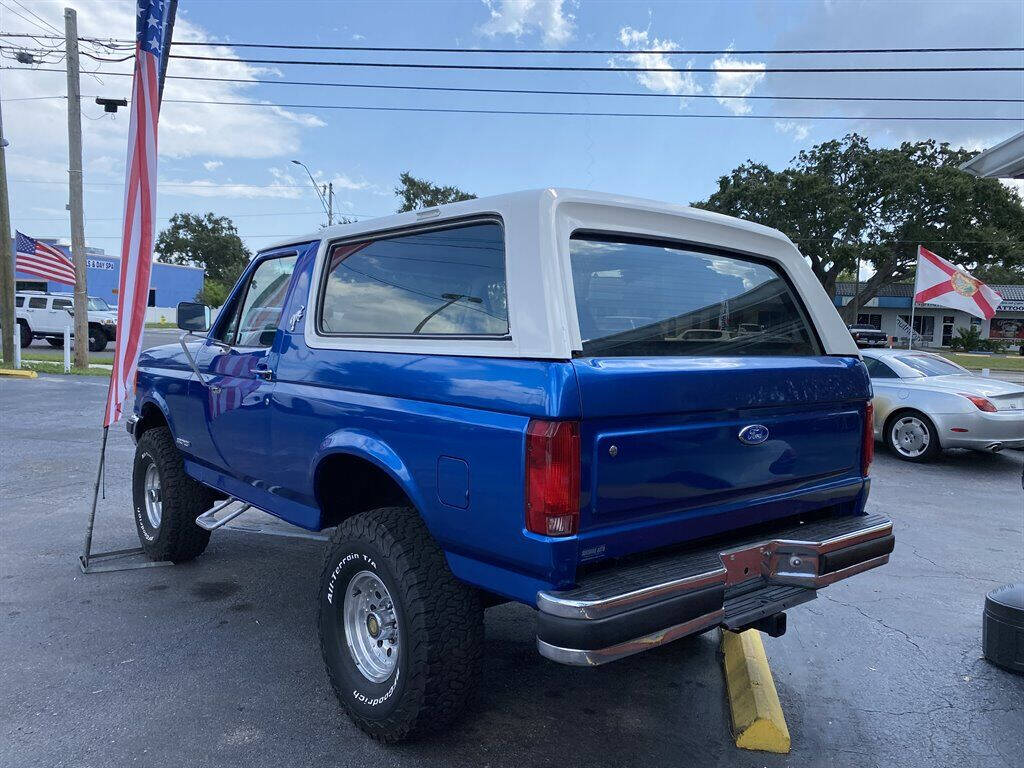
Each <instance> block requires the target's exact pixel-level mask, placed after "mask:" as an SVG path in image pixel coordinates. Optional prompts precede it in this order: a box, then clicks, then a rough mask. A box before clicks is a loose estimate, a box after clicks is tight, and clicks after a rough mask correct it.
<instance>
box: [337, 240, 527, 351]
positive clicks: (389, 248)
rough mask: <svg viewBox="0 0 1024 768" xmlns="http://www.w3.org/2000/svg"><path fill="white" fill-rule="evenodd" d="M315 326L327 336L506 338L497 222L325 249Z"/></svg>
mask: <svg viewBox="0 0 1024 768" xmlns="http://www.w3.org/2000/svg"><path fill="white" fill-rule="evenodd" d="M326 272H327V276H326V281H325V284H324V287H323V298H322V299H321V302H320V310H319V316H318V318H317V322H318V324H319V328H320V331H321V332H322V333H326V334H363V335H402V336H416V335H432V336H437V335H455V336H505V335H507V334H508V331H509V328H508V308H507V303H506V286H505V242H504V236H503V234H502V228H501V225H500V224H498V223H496V222H491V221H488V222H480V223H477V224H466V225H463V226H460V227H452V228H449V229H436V230H430V231H426V232H414V233H410V234H408V235H398V236H396V237H389V238H384V239H380V240H370V241H364V242H356V243H344V244H341V245H337V246H335V247H334V248H332V249H331V251H330V253H329V255H328V262H327V269H326Z"/></svg>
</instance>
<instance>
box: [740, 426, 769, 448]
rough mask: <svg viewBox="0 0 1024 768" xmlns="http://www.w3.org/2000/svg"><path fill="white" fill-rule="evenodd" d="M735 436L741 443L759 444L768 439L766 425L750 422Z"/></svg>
mask: <svg viewBox="0 0 1024 768" xmlns="http://www.w3.org/2000/svg"><path fill="white" fill-rule="evenodd" d="M737 437H739V439H740V442H741V443H745V444H747V445H759V444H761V443H763V442H764V441H765V440H767V439H768V427H766V426H765V425H764V424H750V425H748V426H746V427H744V428H743V429H741V430H740V433H739V435H737Z"/></svg>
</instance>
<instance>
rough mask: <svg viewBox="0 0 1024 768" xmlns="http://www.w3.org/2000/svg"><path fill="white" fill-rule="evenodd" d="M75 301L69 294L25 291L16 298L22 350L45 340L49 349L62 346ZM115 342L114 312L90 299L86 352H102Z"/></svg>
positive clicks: (104, 304)
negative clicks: (34, 340)
mask: <svg viewBox="0 0 1024 768" xmlns="http://www.w3.org/2000/svg"><path fill="white" fill-rule="evenodd" d="M74 306H75V301H74V297H73V296H72V295H71V294H70V293H41V292H36V291H24V292H20V293H17V294H15V299H14V312H15V316H16V318H17V320H18V326H19V330H20V331H21V337H20V339H21V346H22V347H27V346H28V345H29V344H31V343H32V339H46V340H47V341H48V342H49V343H50V346H53V347H62V346H64V328H65V327H66V326H70V327H71V335H72V336H74V335H75V324H74V318H73V314H72V313H73V311H74ZM116 338H117V311H116V310H114V309H112V308H111V306H110V305H109V304H107V302H105V301H104V300H103V299H100V298H97V297H95V296H90V297H89V351H90V352H102V351H103V350H104V349H106V348H107V343H108V342H110V341H113V340H114V339H116Z"/></svg>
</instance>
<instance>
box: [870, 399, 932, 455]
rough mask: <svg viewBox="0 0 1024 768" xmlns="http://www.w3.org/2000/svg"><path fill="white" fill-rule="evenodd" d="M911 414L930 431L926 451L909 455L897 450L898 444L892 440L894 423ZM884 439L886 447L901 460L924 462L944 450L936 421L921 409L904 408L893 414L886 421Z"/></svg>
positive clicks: (883, 432)
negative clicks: (917, 454) (916, 454)
mask: <svg viewBox="0 0 1024 768" xmlns="http://www.w3.org/2000/svg"><path fill="white" fill-rule="evenodd" d="M906 416H910V417H913V418H915V419H917V420H918V421H919V422H921V424H922V426H923V427H924V428H925V429H926V430H927V431H928V447H927V448H925V450H924V453H922V454H920V455H919V456H907V455H905V454H903V453H901V452H900V451H898V450H896V446H895V445H893V441H892V428H893V425H894V424H895V423H896V422H897V421H899V420H900V419H902V418H904V417H906ZM882 440H883V441H885V447H886V448H888V449H889V452H890V453H892V455H893V456H895V457H896V458H898V459H900V460H901V461H910V462H914V463H922V462H927V461H933V460H935V459H936V458H937V457H938V455H939V454H940V453H941V452H942V445H941V443H940V442H939V430H937V429H936V428H935V424H934V422H932V420H931V419H929V418H928V417H927V416H925V415H924V414H923V413H921V412H920V411H916V410H914V409H912V408H904V409H903V410H902V411H897V412H896V413H894V414H892V416H890V417H889V418H888V419H886V421H885V429H884V430H883V431H882Z"/></svg>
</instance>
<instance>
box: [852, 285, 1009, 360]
mask: <svg viewBox="0 0 1024 768" xmlns="http://www.w3.org/2000/svg"><path fill="white" fill-rule="evenodd" d="M991 287H992V289H993V290H994V291H995V292H996V293H998V294H999V295H1000V296H1002V297H1003V301H1002V303H1001V304H1000V305H999V307H998V308H997V310H996V315H995V317H993V318H992V319H991V320H984V319H982V318H979V317H974V316H972V315H969V314H967V313H966V312H961V311H959V310H955V309H949V308H948V307H940V306H936V305H934V304H919V305H918V306H917V307H916V308H915V309H914V319H913V323H914V331H915V333H916V334H917V335H915V337H914V341H915V343H919V344H921V345H922V346H927V347H948V346H949V345H950V343H951V342H952V340H953V339H955V338H956V336H957V329H958V328H970V327H971V326H975V327H977V328H978V329H979V330H980V331H981V338H983V339H1000V340H1002V341H1004V342H1006V344H1007V345H1008V347H1010V348H1016V347H1019V346H1020V345H1021V344H1024V285H993V286H991ZM855 288H856V284H855V283H838V284H837V285H836V295H835V297H834V300H835V303H836V306H837V307H843V306H846V305H847V304H849V303H850V302H851V301H852V300H853V295H854V290H855ZM913 294H914V286H913V285H911V284H903V283H900V284H891V285H883V286H882V288H881V290H880V291H879V292H878V296H876V297H875V298H873V299H871V300H870V301H868V302H866V303H864V304H863V305H862V306H861V307H860V309H859V311H858V313H857V324H858V325H870V326H872V327H874V328H878V329H879V330H881V331H883V332H884V333H886V334H888V335H889V336H894V337H895V338H896V340H897V343H899V342H902V343H904V344H905V343H906V342H907V337H908V336H909V330H910V322H911V320H910V314H911V313H910V306H911V301H912V297H913Z"/></svg>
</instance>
